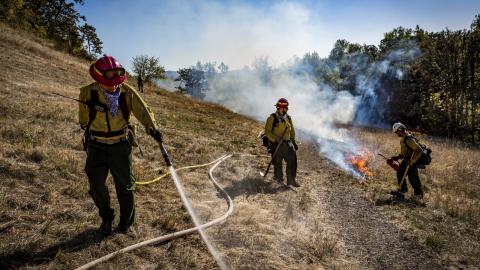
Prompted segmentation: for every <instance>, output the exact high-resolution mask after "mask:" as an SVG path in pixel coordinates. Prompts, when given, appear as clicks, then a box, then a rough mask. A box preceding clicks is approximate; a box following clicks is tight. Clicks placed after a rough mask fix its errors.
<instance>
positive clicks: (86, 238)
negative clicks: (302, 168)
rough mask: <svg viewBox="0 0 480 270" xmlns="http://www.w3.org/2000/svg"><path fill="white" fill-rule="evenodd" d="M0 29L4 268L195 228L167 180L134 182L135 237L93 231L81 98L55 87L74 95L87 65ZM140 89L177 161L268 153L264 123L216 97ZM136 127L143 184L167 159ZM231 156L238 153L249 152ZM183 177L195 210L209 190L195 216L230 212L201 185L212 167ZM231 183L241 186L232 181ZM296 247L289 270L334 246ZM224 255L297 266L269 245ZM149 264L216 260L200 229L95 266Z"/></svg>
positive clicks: (245, 263)
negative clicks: (261, 141)
mask: <svg viewBox="0 0 480 270" xmlns="http://www.w3.org/2000/svg"><path fill="white" fill-rule="evenodd" d="M0 27H1V28H0V62H1V63H2V65H1V70H0V74H1V76H0V98H1V103H0V107H1V109H0V138H1V140H0V149H1V150H0V175H1V178H2V185H1V186H0V198H1V200H0V226H1V227H0V265H1V266H3V267H7V268H8V267H20V268H24V267H31V268H34V269H36V268H40V269H46V268H48V269H66V268H72V267H77V266H80V265H82V264H83V263H87V262H89V261H91V260H93V259H96V258H97V257H99V256H101V255H104V254H106V253H108V252H112V251H114V250H117V249H119V248H122V247H124V246H127V245H129V244H133V243H136V242H139V241H140V240H144V239H149V238H152V237H155V236H159V235H163V234H166V233H169V232H172V231H177V230H181V229H185V228H188V227H191V226H192V224H191V223H190V220H189V217H188V215H187V214H186V211H185V210H184V209H183V207H182V204H181V201H180V198H179V197H178V195H177V192H176V189H175V188H174V185H173V183H172V182H171V181H170V180H168V178H167V179H165V180H163V181H162V182H160V183H156V184H152V185H150V186H141V187H140V186H139V187H138V188H137V191H136V195H137V197H136V199H137V202H136V205H137V225H136V228H137V230H138V232H139V236H138V238H137V239H133V238H131V237H128V236H125V235H115V236H113V237H111V238H108V239H102V238H101V237H99V236H98V234H96V233H95V230H96V228H97V227H98V225H99V223H100V220H99V217H98V215H97V210H96V208H95V206H94V204H93V202H92V200H91V198H90V197H89V195H88V193H87V190H88V185H87V179H86V175H85V173H84V172H83V168H84V162H85V157H86V154H85V153H84V152H83V151H82V149H81V144H80V140H81V136H82V131H81V129H80V128H79V125H78V124H77V104H76V103H75V102H72V101H69V100H66V99H62V98H59V97H56V96H53V95H51V94H50V93H51V92H56V93H60V94H63V95H67V96H72V97H76V96H77V95H78V88H79V87H81V86H83V85H85V84H88V83H90V82H91V78H90V77H89V75H88V63H86V62H82V61H81V60H79V59H77V58H73V57H71V56H69V55H65V54H62V53H59V52H57V51H55V50H54V49H53V48H52V45H51V44H48V43H46V42H44V41H41V40H36V38H35V37H33V36H31V35H29V34H25V33H22V32H18V31H16V30H13V29H11V28H9V27H6V26H3V25H1V26H0ZM130 81H133V80H130ZM145 92H146V94H145V95H144V98H145V100H146V101H147V103H148V104H149V105H150V107H151V108H152V109H153V111H154V112H155V115H156V119H157V121H158V122H159V124H160V125H161V127H162V129H163V130H164V137H165V144H166V146H167V148H168V150H169V152H170V154H171V158H172V160H173V162H174V164H175V166H176V167H181V166H183V165H192V164H199V163H205V162H208V161H211V160H213V159H215V158H217V157H219V156H220V155H223V154H225V153H245V154H249V155H253V156H250V158H252V157H255V155H257V154H263V152H262V151H263V149H261V147H260V146H259V145H258V142H257V139H256V136H257V134H258V132H259V131H260V130H261V129H262V124H260V123H258V122H256V121H252V120H250V119H247V118H245V117H242V116H240V115H237V114H234V113H232V112H230V111H228V110H226V109H224V108H222V107H220V106H216V105H212V104H207V103H203V102H198V101H194V100H192V99H189V98H186V97H184V96H181V95H177V94H174V93H170V92H167V91H165V90H162V89H159V88H154V87H148V86H147V87H146V89H145ZM138 133H139V135H138V137H139V142H140V144H141V148H142V153H143V155H142V154H141V153H140V151H139V150H135V153H134V164H135V165H134V166H135V175H136V178H137V180H138V181H144V180H150V179H152V178H154V177H155V176H157V175H158V174H157V173H158V168H159V167H163V168H164V165H163V160H162V159H161V155H160V152H159V150H158V147H157V146H156V144H155V143H154V141H153V140H152V139H151V138H150V137H149V136H147V135H146V134H145V132H144V131H143V128H141V127H140V129H139V132H138ZM260 157H261V156H260ZM235 158H236V161H238V162H241V161H242V159H244V156H243V155H237V156H236V157H234V159H235ZM265 160H266V158H265V157H263V159H262V158H261V159H257V160H256V161H254V164H255V166H259V164H260V162H261V163H262V164H263V163H264V162H265ZM230 166H231V167H230V169H229V171H228V173H230V174H234V173H241V172H242V169H241V168H240V169H237V168H234V167H232V165H230ZM262 166H263V165H262ZM236 170H238V171H236ZM180 175H181V176H182V177H183V179H184V180H185V185H186V187H187V190H190V191H191V193H190V196H191V197H192V198H193V200H194V204H195V206H196V207H197V208H199V209H200V210H201V209H202V208H201V207H202V205H200V203H199V202H202V201H206V198H205V197H202V196H203V195H202V194H207V195H205V196H210V197H209V199H210V200H209V201H207V203H210V204H211V205H209V206H208V207H210V208H209V209H214V210H215V207H217V208H218V209H216V210H218V211H217V212H214V213H206V214H204V215H203V216H202V219H204V220H206V219H210V218H211V216H212V215H216V216H219V215H220V214H222V213H223V212H224V211H225V208H226V205H225V203H224V200H223V199H222V198H218V197H217V195H216V192H215V189H214V188H213V187H212V186H211V185H209V184H208V178H207V169H200V170H196V171H192V172H185V173H181V174H180ZM220 179H222V178H220ZM109 185H110V191H111V193H112V194H113V196H112V202H113V204H114V207H115V208H116V209H117V211H118V204H117V202H116V196H115V192H114V189H113V185H112V181H111V179H109ZM230 191H232V192H240V193H239V194H241V193H242V192H243V191H242V190H241V189H239V188H236V187H234V188H233V189H232V188H231V189H230ZM290 201H291V200H290ZM275 204H276V203H275ZM245 205H248V203H246V204H245ZM248 207H250V206H248ZM248 207H247V208H243V210H237V211H247V212H248V211H253V209H255V208H256V207H258V205H254V206H252V208H251V209H248ZM237 209H238V208H237ZM201 212H202V211H201ZM203 212H204V211H203ZM203 212H202V213H203ZM237 214H238V213H237ZM271 214H274V213H271ZM247 215H250V214H248V213H247ZM263 217H264V216H262V217H261V218H263ZM244 218H245V217H242V220H241V221H240V222H243V219H244ZM248 222H251V220H250V221H248ZM269 222H272V220H269ZM257 224H260V225H261V223H257ZM262 226H264V229H263V230H264V232H265V235H268V234H270V235H271V234H272V233H274V230H275V229H276V228H275V227H272V228H270V227H269V226H268V225H262ZM244 227H245V229H247V231H245V234H244V236H241V235H242V233H240V232H237V233H236V235H235V234H232V233H231V231H229V232H228V233H229V234H232V237H237V238H238V237H240V238H238V239H237V240H235V239H233V240H229V241H228V243H226V244H225V245H227V244H228V245H236V246H238V248H240V247H242V246H244V244H245V243H244V241H250V240H249V239H250V238H251V237H252V236H251V235H250V234H247V232H248V228H249V227H248V226H244ZM212 230H213V229H212ZM215 230H216V229H215ZM287 233H291V231H287ZM276 234H277V235H281V233H279V232H277V233H276ZM279 241H280V240H278V239H275V238H269V239H265V240H259V242H257V243H256V245H259V246H262V245H263V246H269V245H271V244H272V243H275V242H279ZM282 241H283V240H282ZM305 241H310V240H309V239H305ZM236 242H240V243H236ZM300 243H302V242H299V243H297V244H300ZM318 243H321V242H318ZM277 245H279V243H278V244H277ZM307 249H311V251H309V250H307ZM299 251H301V252H304V253H309V252H311V253H312V254H311V255H309V257H310V258H311V259H310V260H309V261H307V262H304V263H300V264H298V266H295V267H294V268H296V267H302V265H303V267H305V265H311V266H314V265H318V263H319V262H320V259H321V258H322V257H324V255H325V254H327V253H329V250H326V251H325V252H323V251H322V252H319V251H317V250H316V247H312V246H311V245H310V246H306V247H302V248H300V249H299ZM245 254H248V255H245ZM315 254H318V255H315ZM229 255H230V256H231V257H233V258H234V260H233V261H230V262H229V264H231V265H233V266H237V267H238V266H241V267H242V268H249V267H251V268H256V267H255V265H256V262H255V261H254V260H253V259H252V258H256V259H258V260H259V261H261V260H262V258H264V259H263V260H265V261H266V260H269V261H270V262H269V265H270V267H271V268H283V267H286V266H293V265H294V264H295V259H293V258H292V259H290V258H288V257H287V256H285V255H284V254H283V252H276V251H266V252H265V253H264V254H263V255H261V254H255V253H252V252H251V250H248V249H243V248H240V249H235V248H231V249H230V254H229ZM236 256H237V257H238V258H243V259H242V260H239V259H238V258H237V257H236ZM316 257H318V258H317V259H315V258H316ZM155 267H158V268H161V269H164V268H167V269H191V268H196V269H206V268H215V267H216V265H215V262H214V261H213V259H212V258H211V256H210V255H209V254H208V251H207V249H206V247H205V246H204V244H203V243H202V242H201V240H200V238H199V237H198V236H197V235H193V236H189V237H186V238H182V239H178V240H175V241H172V242H170V243H169V244H168V245H163V246H162V245H160V246H156V247H148V248H144V249H141V250H139V251H137V252H133V253H132V254H128V255H125V256H121V257H119V258H117V259H115V260H112V261H111V262H109V263H106V264H103V265H102V266H101V267H100V269H140V268H144V269H153V268H155ZM0 268H1V267H0Z"/></svg>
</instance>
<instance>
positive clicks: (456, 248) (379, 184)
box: [356, 130, 480, 267]
mask: <svg viewBox="0 0 480 270" xmlns="http://www.w3.org/2000/svg"><path fill="white" fill-rule="evenodd" d="M356 134H357V135H358V137H359V139H360V140H361V141H362V142H363V143H364V144H365V145H366V146H367V147H368V148H369V149H370V150H373V151H374V154H376V153H377V151H378V152H380V153H383V154H385V155H386V156H387V157H389V156H393V155H396V154H398V151H399V148H400V144H399V138H398V137H397V136H396V135H395V134H392V133H389V132H381V131H365V130H357V132H356ZM417 137H418V138H419V139H420V141H421V142H422V143H424V144H427V145H428V146H429V147H430V148H431V149H432V150H433V153H432V158H433V161H432V163H431V164H430V165H429V166H427V168H426V169H425V170H419V171H420V178H421V181H422V184H423V185H424V191H425V192H426V193H425V198H424V201H425V203H426V207H411V205H410V206H409V205H408V204H387V205H385V206H384V208H385V209H384V210H386V211H387V212H388V213H389V214H390V215H392V216H393V217H394V218H395V219H396V220H397V221H398V222H399V223H401V224H402V226H404V227H405V228H408V229H409V230H413V231H415V232H416V234H417V235H418V236H419V238H420V239H421V241H423V242H424V243H425V244H426V245H427V246H430V247H431V248H432V249H433V250H435V251H436V252H438V253H440V255H441V256H442V258H444V259H445V260H450V261H453V262H455V263H457V266H458V267H462V266H465V265H476V266H477V267H478V266H479V265H480V230H479V226H480V170H479V168H478V166H479V164H480V163H479V160H480V151H479V150H478V149H473V148H469V147H467V146H465V145H463V144H461V143H458V142H457V141H452V140H447V139H439V138H432V137H428V136H426V135H417ZM370 167H371V168H373V171H374V174H375V175H374V177H372V178H371V179H369V181H368V183H367V184H366V185H364V186H363V187H362V189H363V190H364V192H366V194H367V197H368V198H369V199H370V200H371V201H372V202H374V203H377V204H379V205H382V204H384V202H385V199H386V198H387V195H386V193H387V192H388V191H390V190H393V189H395V188H396V175H395V172H394V171H393V170H392V169H391V168H390V167H388V165H387V164H385V160H384V159H383V158H381V157H380V156H375V157H374V160H373V162H372V163H370ZM412 192H413V191H412V190H411V187H410V195H413V194H412Z"/></svg>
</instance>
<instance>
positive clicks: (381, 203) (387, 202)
mask: <svg viewBox="0 0 480 270" xmlns="http://www.w3.org/2000/svg"><path fill="white" fill-rule="evenodd" d="M374 204H375V205H376V206H384V205H403V206H405V207H409V208H414V207H426V206H427V205H426V204H425V203H424V202H419V201H415V200H411V199H399V198H394V197H392V198H387V199H377V200H376V201H375V202H374Z"/></svg>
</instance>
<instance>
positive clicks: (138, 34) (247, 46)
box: [79, 0, 480, 70]
mask: <svg viewBox="0 0 480 270" xmlns="http://www.w3.org/2000/svg"><path fill="white" fill-rule="evenodd" d="M105 3H109V4H105ZM79 11H80V13H81V14H83V15H85V16H86V17H87V20H88V22H89V23H91V24H93V25H94V26H95V27H96V28H97V33H98V35H99V37H100V38H101V39H102V41H103V43H104V45H103V46H104V52H105V53H107V54H111V55H113V56H115V57H116V58H118V59H119V61H120V62H121V63H123V65H124V66H126V67H127V68H129V67H130V62H131V59H132V57H133V56H135V55H139V54H147V55H153V56H156V57H159V58H160V61H161V63H162V64H163V65H164V66H165V67H166V69H167V70H177V69H178V68H181V67H188V66H191V65H193V64H195V63H196V62H197V61H198V60H200V61H202V62H205V61H216V62H217V63H220V62H221V61H223V62H225V63H226V64H227V65H229V66H230V68H231V69H232V68H233V69H235V68H242V67H244V66H245V65H251V63H252V62H253V61H254V59H255V58H256V57H262V56H268V57H269V59H270V62H271V63H272V64H274V65H280V64H282V63H284V62H286V61H288V60H289V59H291V58H292V57H293V56H294V55H297V56H302V55H303V54H304V53H306V52H309V51H317V52H318V53H319V54H320V55H321V56H327V55H328V53H329V51H330V49H331V48H332V46H333V43H334V42H335V41H336V40H337V39H347V40H348V41H351V42H358V43H366V44H375V45H378V43H379V42H380V40H381V39H382V37H383V33H385V32H388V31H390V30H392V29H393V28H395V27H398V26H404V27H412V28H413V27H415V26H416V25H417V24H418V25H420V26H421V27H422V28H424V29H426V30H428V31H440V30H442V29H445V28H446V27H448V28H449V29H453V30H456V29H464V28H468V27H469V26H470V24H471V22H472V20H473V18H474V16H475V15H476V14H480V0H457V1H433V0H425V1H423V0H416V1H412V0H404V1H379V0H373V1H365V0H359V1H346V0H337V1H333V0H332V1H330V0H329V1H267V0H263V1H258V0H257V1H253V0H250V1H233V0H232V1H212V0H207V1H193V0H192V1H187V0H177V1H173V0H172V1H154V0H136V1H127V0H116V1H93V0H86V1H85V5H84V6H80V7H79Z"/></svg>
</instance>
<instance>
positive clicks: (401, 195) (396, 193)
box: [390, 190, 405, 199]
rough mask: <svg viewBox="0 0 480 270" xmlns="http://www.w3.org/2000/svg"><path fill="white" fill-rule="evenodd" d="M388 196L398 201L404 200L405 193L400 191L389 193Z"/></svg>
mask: <svg viewBox="0 0 480 270" xmlns="http://www.w3.org/2000/svg"><path fill="white" fill-rule="evenodd" d="M390 195H392V196H395V197H397V198H399V199H405V193H403V192H402V191H401V190H395V191H390Z"/></svg>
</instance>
